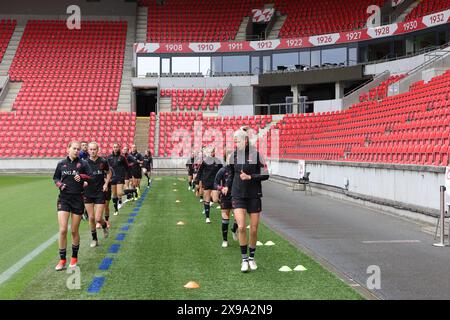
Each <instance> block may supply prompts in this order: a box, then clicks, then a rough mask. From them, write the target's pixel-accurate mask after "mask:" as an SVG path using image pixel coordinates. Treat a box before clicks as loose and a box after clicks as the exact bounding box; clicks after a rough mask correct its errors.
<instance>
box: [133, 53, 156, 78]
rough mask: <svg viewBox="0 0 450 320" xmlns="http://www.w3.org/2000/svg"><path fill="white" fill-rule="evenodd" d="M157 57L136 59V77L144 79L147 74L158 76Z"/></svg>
mask: <svg viewBox="0 0 450 320" xmlns="http://www.w3.org/2000/svg"><path fill="white" fill-rule="evenodd" d="M159 60H160V58H159V57H138V61H137V74H138V77H145V75H146V74H147V73H157V74H159V63H160V61H159Z"/></svg>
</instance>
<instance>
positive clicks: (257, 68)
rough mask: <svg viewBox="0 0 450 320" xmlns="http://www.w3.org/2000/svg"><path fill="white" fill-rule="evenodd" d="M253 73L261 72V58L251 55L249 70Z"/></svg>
mask: <svg viewBox="0 0 450 320" xmlns="http://www.w3.org/2000/svg"><path fill="white" fill-rule="evenodd" d="M250 71H251V73H253V74H260V73H261V59H260V57H259V56H256V57H252V70H250Z"/></svg>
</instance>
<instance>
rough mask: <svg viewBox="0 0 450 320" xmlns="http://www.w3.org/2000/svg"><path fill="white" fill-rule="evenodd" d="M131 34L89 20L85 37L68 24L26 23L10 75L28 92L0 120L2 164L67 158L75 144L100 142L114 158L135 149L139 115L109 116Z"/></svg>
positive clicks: (84, 25) (120, 27) (21, 93)
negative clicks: (115, 149)
mask: <svg viewBox="0 0 450 320" xmlns="http://www.w3.org/2000/svg"><path fill="white" fill-rule="evenodd" d="M126 33H127V23H126V22H120V21H118V22H113V21H86V22H82V24H81V29H80V30H76V29H74V30H69V29H68V28H67V26H66V21H55V20H47V21H36V20H30V21H28V23H27V25H26V27H25V30H24V34H23V36H22V40H21V42H20V44H19V47H18V49H17V53H16V55H15V57H14V60H13V62H12V65H11V68H10V70H9V75H10V78H11V80H12V81H21V82H22V87H21V89H20V91H19V94H18V96H17V98H16V100H15V101H14V104H13V111H14V112H8V113H2V114H1V116H0V124H1V128H2V130H1V131H0V141H1V142H2V143H4V144H6V145H3V147H2V148H0V150H1V151H0V157H61V156H64V154H65V153H66V146H67V143H68V142H69V141H70V140H73V139H76V140H86V141H93V140H95V141H97V142H99V143H100V146H101V147H102V148H103V150H105V151H106V150H107V151H108V152H109V151H110V150H111V147H112V144H113V143H114V142H119V143H122V144H132V143H133V140H134V131H135V114H134V113H130V112H111V110H114V109H117V103H118V97H119V90H120V83H121V78H122V69H123V60H124V50H125V43H126ZM5 128H6V129H5ZM45 143H47V145H45ZM49 143H51V144H49ZM47 147H48V148H47Z"/></svg>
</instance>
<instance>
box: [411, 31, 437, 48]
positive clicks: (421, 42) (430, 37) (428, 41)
mask: <svg viewBox="0 0 450 320" xmlns="http://www.w3.org/2000/svg"><path fill="white" fill-rule="evenodd" d="M415 40H416V41H415V51H416V52H417V51H419V50H421V49H423V48H426V47H429V46H435V45H436V33H434V32H430V33H426V34H423V35H420V36H416V39H415Z"/></svg>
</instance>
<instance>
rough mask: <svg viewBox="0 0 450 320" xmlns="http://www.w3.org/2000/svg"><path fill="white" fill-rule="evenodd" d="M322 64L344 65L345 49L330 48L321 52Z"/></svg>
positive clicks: (345, 59) (345, 60) (345, 58)
mask: <svg viewBox="0 0 450 320" xmlns="http://www.w3.org/2000/svg"><path fill="white" fill-rule="evenodd" d="M321 62H322V64H324V63H337V64H339V63H346V62H347V48H346V47H342V48H332V49H323V50H322V61H321Z"/></svg>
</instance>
